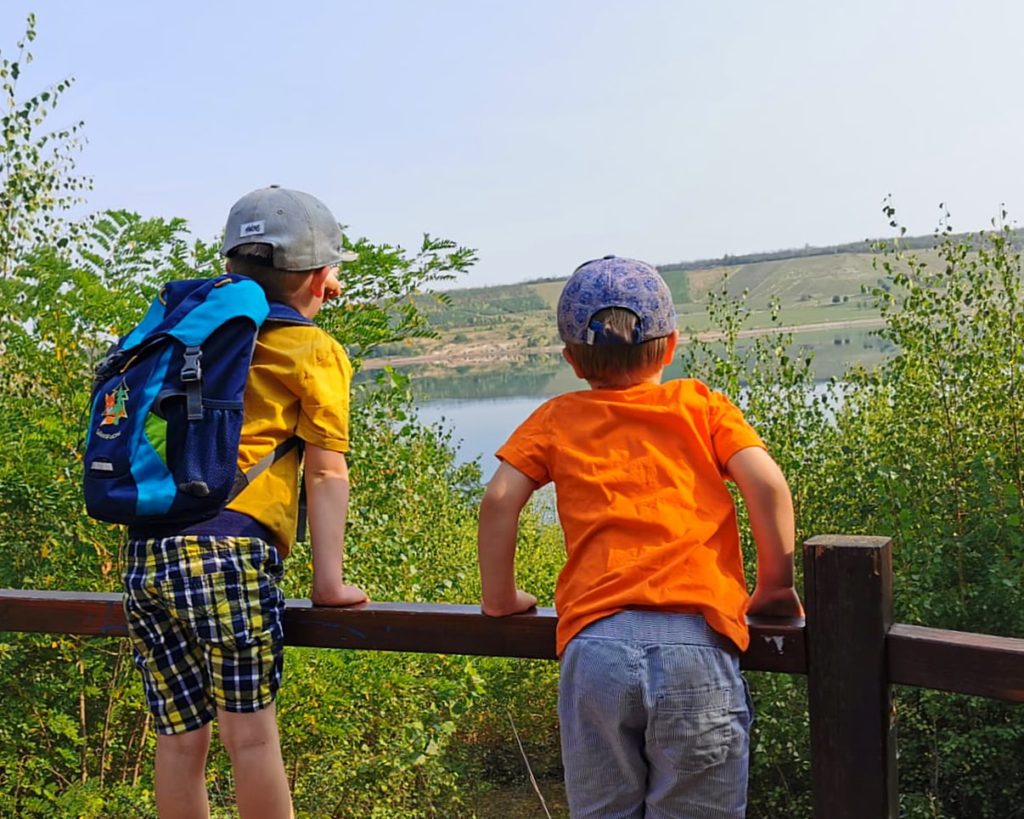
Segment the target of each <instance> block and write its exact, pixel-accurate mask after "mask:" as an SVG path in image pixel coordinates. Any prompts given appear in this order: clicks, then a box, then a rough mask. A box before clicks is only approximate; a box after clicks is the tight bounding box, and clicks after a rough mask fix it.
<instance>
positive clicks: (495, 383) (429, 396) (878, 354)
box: [364, 329, 894, 481]
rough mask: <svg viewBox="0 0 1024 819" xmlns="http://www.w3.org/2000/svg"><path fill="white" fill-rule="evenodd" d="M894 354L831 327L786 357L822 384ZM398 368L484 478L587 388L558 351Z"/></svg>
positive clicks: (675, 373) (673, 374)
mask: <svg viewBox="0 0 1024 819" xmlns="http://www.w3.org/2000/svg"><path fill="white" fill-rule="evenodd" d="M741 344H742V342H741ZM893 351H894V348H893V346H892V345H891V344H890V343H888V342H886V341H884V340H883V339H881V338H879V337H878V336H877V335H876V334H875V332H874V331H871V330H864V329H847V330H835V329H834V330H824V331H815V332H811V333H800V334H797V335H796V336H794V344H793V345H792V347H791V348H790V350H789V354H790V355H791V356H801V357H803V356H806V355H807V354H808V353H813V354H814V360H813V368H814V373H815V377H816V378H817V379H818V380H820V381H824V380H827V379H829V378H833V377H835V378H840V377H842V375H843V374H844V373H845V372H846V371H847V370H848V369H849V367H850V366H851V365H852V364H860V365H863V366H865V367H867V368H871V367H874V366H875V365H877V364H879V363H880V362H881V361H883V360H884V359H885V358H887V357H888V356H890V355H891V354H892V353H893ZM404 371H405V372H406V373H407V374H409V375H410V376H411V378H412V390H413V395H414V396H415V399H416V406H417V413H418V415H419V417H420V419H421V420H422V421H424V422H425V423H428V424H432V423H442V424H443V425H444V426H445V427H446V428H448V429H451V430H452V431H453V439H454V441H455V442H456V443H457V444H458V458H459V460H460V461H462V462H465V461H471V460H473V459H475V458H480V459H481V470H482V473H483V478H484V480H485V481H486V480H488V479H489V478H490V477H491V475H493V473H494V470H495V469H496V468H497V461H496V459H495V458H494V457H493V455H494V451H495V449H497V448H498V447H499V446H500V445H501V444H502V443H503V442H504V441H505V439H506V438H507V437H508V436H509V434H511V432H512V430H514V429H515V428H516V427H517V426H518V425H519V424H520V423H522V422H523V421H524V420H526V418H527V416H529V414H530V413H531V412H532V411H533V410H534V409H536V408H537V407H538V406H540V404H541V403H543V401H544V400H545V399H546V398H548V397H550V396H552V395H558V394H560V393H563V392H570V391H572V390H578V389H585V388H586V385H585V384H584V383H583V382H581V381H580V380H579V379H577V378H576V376H575V375H574V374H573V372H572V370H571V368H570V367H569V365H568V364H566V363H565V362H564V361H563V360H562V357H561V356H560V355H558V354H547V355H528V356H523V357H520V358H518V359H512V360H508V361H501V362H495V363H491V364H487V365H475V366H448V367H445V366H437V365H434V366H431V367H430V368H424V367H415V368H406V369H405V370H404ZM367 375H372V374H367ZM685 376H686V373H684V372H683V370H682V366H681V365H680V364H679V363H678V362H677V363H675V364H674V365H673V366H671V367H670V368H669V369H668V370H667V371H666V377H667V378H682V377H685ZM364 377H365V376H364Z"/></svg>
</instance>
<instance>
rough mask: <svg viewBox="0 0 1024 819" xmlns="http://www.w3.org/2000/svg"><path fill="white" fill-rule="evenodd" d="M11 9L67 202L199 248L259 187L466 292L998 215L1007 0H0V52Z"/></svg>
mask: <svg viewBox="0 0 1024 819" xmlns="http://www.w3.org/2000/svg"><path fill="white" fill-rule="evenodd" d="M29 11H34V12H35V13H36V16H37V28H38V37H37V39H36V41H35V43H34V44H33V52H34V55H35V60H34V61H33V63H32V64H31V65H30V66H28V67H27V69H26V71H25V73H24V74H23V75H22V78H21V80H20V82H21V94H20V96H22V97H24V96H26V95H27V94H29V93H34V92H36V91H39V90H43V89H44V88H46V87H47V86H50V85H53V84H55V83H56V82H57V81H59V80H61V79H64V78H65V77H68V76H73V77H74V78H75V84H74V85H73V87H72V88H71V90H70V91H69V92H68V93H67V94H66V95H65V96H64V97H63V98H62V99H61V102H60V105H59V106H58V107H57V109H56V110H55V112H54V113H53V114H52V115H51V116H50V118H49V119H48V120H47V125H48V126H50V127H58V126H63V125H67V124H70V123H73V122H76V121H78V120H84V122H85V126H84V133H85V136H86V138H87V140H88V144H87V145H86V147H85V149H84V151H83V152H82V153H81V154H80V156H79V159H78V170H79V171H80V172H82V173H86V174H89V175H91V176H92V177H93V182H94V188H93V190H92V191H91V192H90V193H89V195H88V197H89V202H88V205H89V208H90V209H92V210H102V209H107V208H125V209H128V210H132V211H137V212H139V213H141V214H143V215H144V216H162V217H168V218H169V217H184V218H185V219H187V220H188V222H189V225H190V227H191V229H192V231H193V233H195V235H197V236H199V237H201V238H204V239H213V238H215V237H216V236H217V235H218V234H219V232H220V230H221V229H222V226H223V221H224V218H225V216H226V214H227V211H228V209H229V208H230V206H231V204H232V203H233V202H234V201H235V200H236V199H237V198H238V197H239V196H241V195H242V194H244V193H246V192H247V191H249V190H252V189H254V188H258V187H263V186H265V185H267V184H280V185H283V186H286V187H292V188H298V189H301V190H306V191H308V192H310V193H312V194H314V195H316V196H317V197H319V198H320V199H322V200H323V201H324V202H326V203H327V205H328V206H329V207H330V208H331V210H332V211H333V212H334V214H335V216H336V217H337V218H338V219H339V220H340V221H341V222H342V223H344V224H345V225H347V226H348V228H347V232H348V233H349V235H351V236H366V237H368V238H369V239H371V240H373V241H375V242H388V243H391V244H399V245H402V246H404V247H407V248H409V247H415V246H417V245H418V244H419V241H420V237H421V236H422V234H423V233H430V234H431V235H433V236H440V237H444V238H449V239H452V240H454V241H456V242H458V243H459V244H461V245H465V246H469V247H473V248H476V249H477V251H478V254H479V262H478V264H477V265H476V266H475V267H474V268H473V269H472V270H471V271H470V272H469V273H468V274H466V275H465V276H463V277H461V278H460V279H459V281H458V282H457V285H458V286H482V285H492V284H504V283H512V282H519V281H525V280H529V279H535V278H542V277H552V276H555V277H564V276H567V275H568V274H569V273H571V272H572V270H573V268H574V267H575V266H576V265H577V264H578V263H579V262H581V261H584V260H586V259H590V258H593V257H595V256H600V255H604V254H606V253H615V254H618V255H622V256H631V257H634V258H640V259H644V260H647V261H649V262H653V263H656V264H665V263H670V262H676V261H684V260H692V259H698V258H716V257H720V256H722V255H724V254H740V253H749V252H757V251H767V250H777V249H782V248H789V247H802V246H804V245H807V244H809V245H828V244H835V243H840V242H848V241H858V240H861V239H865V238H874V237H879V236H883V235H888V234H890V233H891V231H890V230H889V228H888V227H887V220H886V219H884V218H883V216H882V211H881V207H882V203H883V199H884V198H885V197H886V196H890V195H891V197H892V201H893V203H894V204H895V206H896V208H897V213H898V216H899V218H900V219H901V221H902V223H903V224H905V225H906V226H907V227H908V229H909V231H910V232H911V233H928V232H930V231H931V230H932V229H933V228H934V227H935V226H936V224H937V222H938V220H939V217H940V216H941V210H940V207H939V206H940V203H945V205H946V207H947V208H948V209H949V211H950V213H951V215H952V217H951V221H952V224H953V227H954V228H955V229H956V230H958V231H960V230H977V229H981V228H984V227H987V226H989V225H990V222H991V220H992V219H993V218H995V217H997V216H998V214H999V213H1000V211H1001V209H1002V207H1003V206H1004V205H1005V208H1006V210H1007V211H1008V212H1009V218H1010V221H1011V222H1015V221H1017V220H1020V219H1022V218H1024V156H1022V148H1024V105H1022V104H1021V102H1020V99H1021V97H1020V88H1021V83H1022V80H1024V47H1022V46H1021V36H1022V34H1024V4H1021V3H1016V2H1009V1H1008V2H996V0H973V2H966V1H965V2H949V1H948V0H929V1H928V2H923V1H920V2H919V1H918V0H897V1H894V0H885V2H882V1H881V0H857V2H843V3H823V2H820V0H818V1H817V2H795V1H794V2H785V0H780V2H772V3H767V2H763V0H733V2H696V0H692V1H691V0H515V1H514V2H508V1H506V2H498V0H360V1H358V2H357V1H356V0H333V1H329V2H312V1H311V0H291V2H282V0H277V1H276V2H268V1H267V0H246V2H232V1H229V0H216V1H215V0H203V1H202V2H197V1H196V0H175V2H163V3H156V2H140V0H131V1H130V2H129V1H128V0H95V2H88V3H86V2H82V1H81V0H35V2H26V0H3V2H2V3H0V52H2V53H3V54H4V55H6V56H13V55H14V45H15V42H16V41H17V40H18V39H20V37H21V35H22V33H23V31H24V20H25V16H26V14H27V13H28V12H29Z"/></svg>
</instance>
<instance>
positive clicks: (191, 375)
mask: <svg viewBox="0 0 1024 819" xmlns="http://www.w3.org/2000/svg"><path fill="white" fill-rule="evenodd" d="M202 358H203V351H202V350H200V349H199V348H198V347H186V348H185V363H184V364H182V365H181V380H182V381H186V382H187V381H202V380H203V364H202Z"/></svg>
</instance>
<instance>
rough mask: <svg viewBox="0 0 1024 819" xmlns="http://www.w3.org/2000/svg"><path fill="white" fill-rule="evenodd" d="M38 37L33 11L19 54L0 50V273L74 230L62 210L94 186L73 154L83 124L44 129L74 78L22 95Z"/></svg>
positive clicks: (6, 271) (66, 208) (77, 145)
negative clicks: (76, 167) (78, 172)
mask: <svg viewBox="0 0 1024 819" xmlns="http://www.w3.org/2000/svg"><path fill="white" fill-rule="evenodd" d="M35 37H36V31H35V16H34V15H32V14H30V15H28V18H27V20H26V32H25V36H24V38H23V39H22V40H20V41H19V42H18V43H17V46H16V48H17V54H16V56H15V57H14V58H13V59H12V58H10V57H8V56H6V55H4V54H3V52H2V51H0V79H3V83H2V91H3V93H2V95H0V110H2V111H3V116H2V117H0V278H4V277H6V276H7V275H9V274H10V272H11V271H12V270H13V269H14V267H15V266H16V265H17V264H18V263H20V262H21V261H22V260H23V257H24V254H25V253H27V252H28V250H29V249H30V248H31V247H32V246H33V245H35V244H40V243H53V242H55V241H56V240H58V239H60V238H62V237H66V236H67V235H68V234H69V233H72V232H73V228H71V227H69V226H68V224H67V223H66V222H65V220H64V214H65V213H66V212H67V210H68V209H69V208H71V207H72V206H73V205H75V204H78V203H80V202H82V201H83V200H82V196H81V194H82V192H84V191H87V190H89V189H90V188H91V187H92V181H91V180H90V179H89V178H88V177H85V176H79V175H76V174H75V173H74V156H75V155H76V154H77V153H78V151H80V150H81V148H82V145H83V140H82V137H81V129H82V123H81V122H78V123H75V124H74V125H72V126H70V127H66V128H60V129H57V130H55V131H49V132H47V131H43V130H41V129H42V128H43V125H44V123H45V121H46V118H47V117H48V116H49V115H50V114H51V113H52V112H53V110H54V108H55V107H56V105H57V103H58V101H59V100H60V97H61V96H62V95H63V94H64V92H65V91H66V90H67V89H68V88H70V86H71V83H72V82H73V80H72V79H66V80H63V81H61V82H59V83H57V84H56V85H54V86H52V87H50V88H48V89H46V90H43V91H41V92H37V93H36V94H34V95H32V96H29V97H27V98H24V99H20V98H19V97H18V93H19V90H20V89H19V80H20V79H21V75H22V67H23V66H25V65H28V64H29V63H31V61H32V53H31V52H30V51H29V50H28V44H29V43H31V42H33V41H34V40H35Z"/></svg>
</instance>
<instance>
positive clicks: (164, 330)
mask: <svg viewBox="0 0 1024 819" xmlns="http://www.w3.org/2000/svg"><path fill="white" fill-rule="evenodd" d="M265 321H276V322H284V323H289V324H312V322H311V321H310V320H309V319H307V318H305V317H304V316H302V315H301V314H299V313H298V312H297V311H296V310H294V309H293V308H291V307H288V306H287V305H284V304H278V303H276V302H271V303H268V302H267V298H266V295H265V294H264V292H263V288H262V287H260V286H259V285H258V284H257V283H256V282H254V281H253V280H252V279H248V278H246V277H244V276H239V275H237V274H232V273H228V274H225V275H223V276H218V277H217V278H215V279H199V280H185V281H175V282H170V283H168V284H167V285H165V287H164V289H163V290H162V291H161V293H160V295H159V296H158V297H157V298H156V299H155V300H154V301H153V303H152V304H151V305H150V307H149V310H148V312H147V313H146V316H145V318H143V320H142V322H141V323H140V324H139V325H138V326H137V327H135V328H134V329H133V330H132V331H131V332H130V333H128V335H126V336H124V337H123V338H122V339H121V340H120V341H119V342H118V343H117V344H115V345H114V347H113V348H111V350H110V352H109V353H108V354H107V356H106V358H104V360H103V361H102V362H101V363H100V365H99V366H98V367H97V369H96V374H95V378H94V380H93V387H92V398H91V412H90V418H89V429H88V433H87V438H86V444H85V477H84V491H85V506H86V510H87V511H88V513H89V515H90V516H91V517H93V518H96V519H98V520H104V521H108V522H111V523H126V524H129V525H145V524H167V523H178V522H180V523H182V524H183V525H187V524H189V523H193V522H197V521H200V520H204V519H206V518H210V517H213V516H214V515H216V514H217V513H218V512H219V511H220V510H221V509H223V508H224V506H225V505H227V503H229V502H230V501H231V500H233V499H234V498H235V497H236V496H237V495H238V494H239V493H240V492H241V491H242V490H243V489H245V487H246V486H247V485H248V484H249V483H250V482H251V481H252V480H253V479H254V478H255V477H256V476H257V475H258V474H260V473H261V472H263V471H264V470H266V469H267V468H268V467H269V466H270V465H271V464H272V463H273V462H274V461H276V460H277V459H278V458H280V457H282V456H283V455H284V454H285V453H286V452H288V451H290V450H291V449H294V448H295V447H296V446H297V445H298V444H299V439H298V438H295V437H292V438H290V439H289V440H287V441H285V442H284V443H283V444H281V445H280V446H279V447H277V449H275V450H274V451H273V452H270V453H268V454H267V456H265V457H264V458H263V459H262V460H261V461H259V462H258V463H257V464H255V465H254V466H253V467H252V468H250V469H249V470H248V471H247V472H245V473H243V472H242V471H241V470H240V469H239V467H238V444H239V438H240V435H241V430H242V399H243V395H244V393H245V382H246V379H247V377H248V374H249V366H250V364H251V362H252V354H253V350H254V348H255V345H256V333H257V331H258V330H259V328H260V327H261V326H262V325H263V323H264V322H265Z"/></svg>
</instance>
